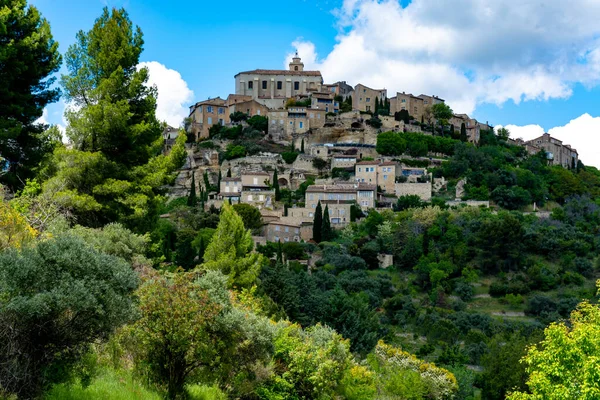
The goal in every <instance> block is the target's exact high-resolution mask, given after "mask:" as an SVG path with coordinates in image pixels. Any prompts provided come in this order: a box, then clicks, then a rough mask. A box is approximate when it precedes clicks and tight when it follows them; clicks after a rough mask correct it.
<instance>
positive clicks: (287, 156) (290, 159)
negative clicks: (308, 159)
mask: <svg viewBox="0 0 600 400" xmlns="http://www.w3.org/2000/svg"><path fill="white" fill-rule="evenodd" d="M299 154H300V153H296V152H295V151H286V152H284V153H281V158H283V161H285V163H286V164H293V163H294V161H296V158H298V155H299Z"/></svg>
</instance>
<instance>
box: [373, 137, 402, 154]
mask: <svg viewBox="0 0 600 400" xmlns="http://www.w3.org/2000/svg"><path fill="white" fill-rule="evenodd" d="M375 149H376V150H377V153H379V154H381V155H385V156H399V155H402V154H404V152H405V151H406V141H405V140H404V139H402V137H401V136H400V135H399V134H397V133H396V132H384V133H380V134H379V135H377V146H376V147H375Z"/></svg>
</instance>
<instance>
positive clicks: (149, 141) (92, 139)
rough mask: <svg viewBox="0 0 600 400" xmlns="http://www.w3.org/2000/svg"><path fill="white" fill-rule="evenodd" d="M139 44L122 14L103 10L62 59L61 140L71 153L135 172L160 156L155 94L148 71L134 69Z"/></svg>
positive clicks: (139, 38)
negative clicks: (65, 105) (97, 155)
mask: <svg viewBox="0 0 600 400" xmlns="http://www.w3.org/2000/svg"><path fill="white" fill-rule="evenodd" d="M143 44H144V39H143V34H142V31H141V29H140V28H139V27H134V26H133V24H132V22H131V21H130V19H129V16H128V14H127V12H126V11H125V10H123V9H120V10H116V9H113V10H109V9H108V8H104V10H103V11H102V15H101V16H100V18H98V19H97V20H96V21H95V23H94V27H93V28H92V29H91V30H90V31H88V32H84V31H79V32H78V33H77V40H76V43H75V44H73V45H71V46H70V47H69V50H68V51H67V53H66V54H65V60H66V66H67V71H68V74H67V75H63V76H62V86H63V88H64V90H65V97H66V99H67V101H69V102H71V103H73V105H74V106H75V107H74V108H72V109H71V110H70V111H67V113H66V118H67V121H68V126H67V136H68V137H69V138H70V139H71V141H72V142H73V144H74V146H75V148H77V149H80V150H84V151H91V152H97V151H100V152H101V153H102V154H103V155H105V156H106V157H107V159H108V160H110V161H114V162H118V163H119V164H124V165H126V166H136V165H142V164H145V163H147V162H148V161H149V160H150V158H151V157H152V156H154V155H156V154H157V152H158V151H160V148H161V145H162V141H161V132H162V128H161V124H160V123H159V121H158V120H157V119H156V114H155V110H156V96H157V93H156V88H155V87H151V86H148V85H146V83H147V82H148V77H149V76H148V74H149V73H148V69H147V68H140V69H137V65H138V64H139V60H140V54H141V53H142V48H143Z"/></svg>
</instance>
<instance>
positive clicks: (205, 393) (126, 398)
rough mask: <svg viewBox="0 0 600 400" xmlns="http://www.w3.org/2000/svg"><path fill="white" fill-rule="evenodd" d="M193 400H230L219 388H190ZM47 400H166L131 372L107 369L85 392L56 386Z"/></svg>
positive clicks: (45, 398) (188, 390)
mask: <svg viewBox="0 0 600 400" xmlns="http://www.w3.org/2000/svg"><path fill="white" fill-rule="evenodd" d="M186 389H187V392H188V398H189V399H190V400H227V396H226V395H225V394H224V393H223V392H221V391H220V390H219V389H218V388H216V387H209V386H202V385H190V386H188V387H187V388H186ZM43 399H44V400H162V399H163V397H162V396H161V395H160V394H158V393H156V392H154V391H151V390H149V389H147V388H145V387H144V386H142V385H141V384H140V383H139V382H138V381H136V380H135V379H133V377H132V376H131V374H130V373H129V372H127V371H115V370H112V369H103V370H101V372H100V374H99V375H98V376H97V377H96V378H94V379H93V380H92V383H91V384H90V385H89V386H88V387H86V388H84V387H82V386H81V384H79V383H76V384H61V385H56V386H54V387H53V388H52V389H51V390H50V391H49V392H48V393H46V395H45V396H44V397H43Z"/></svg>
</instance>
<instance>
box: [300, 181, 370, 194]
mask: <svg viewBox="0 0 600 400" xmlns="http://www.w3.org/2000/svg"><path fill="white" fill-rule="evenodd" d="M376 189H377V186H375V185H370V184H368V183H362V182H360V183H355V184H336V185H311V186H309V187H308V188H307V189H306V191H307V192H313V193H356V192H357V191H359V190H361V191H362V190H376Z"/></svg>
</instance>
